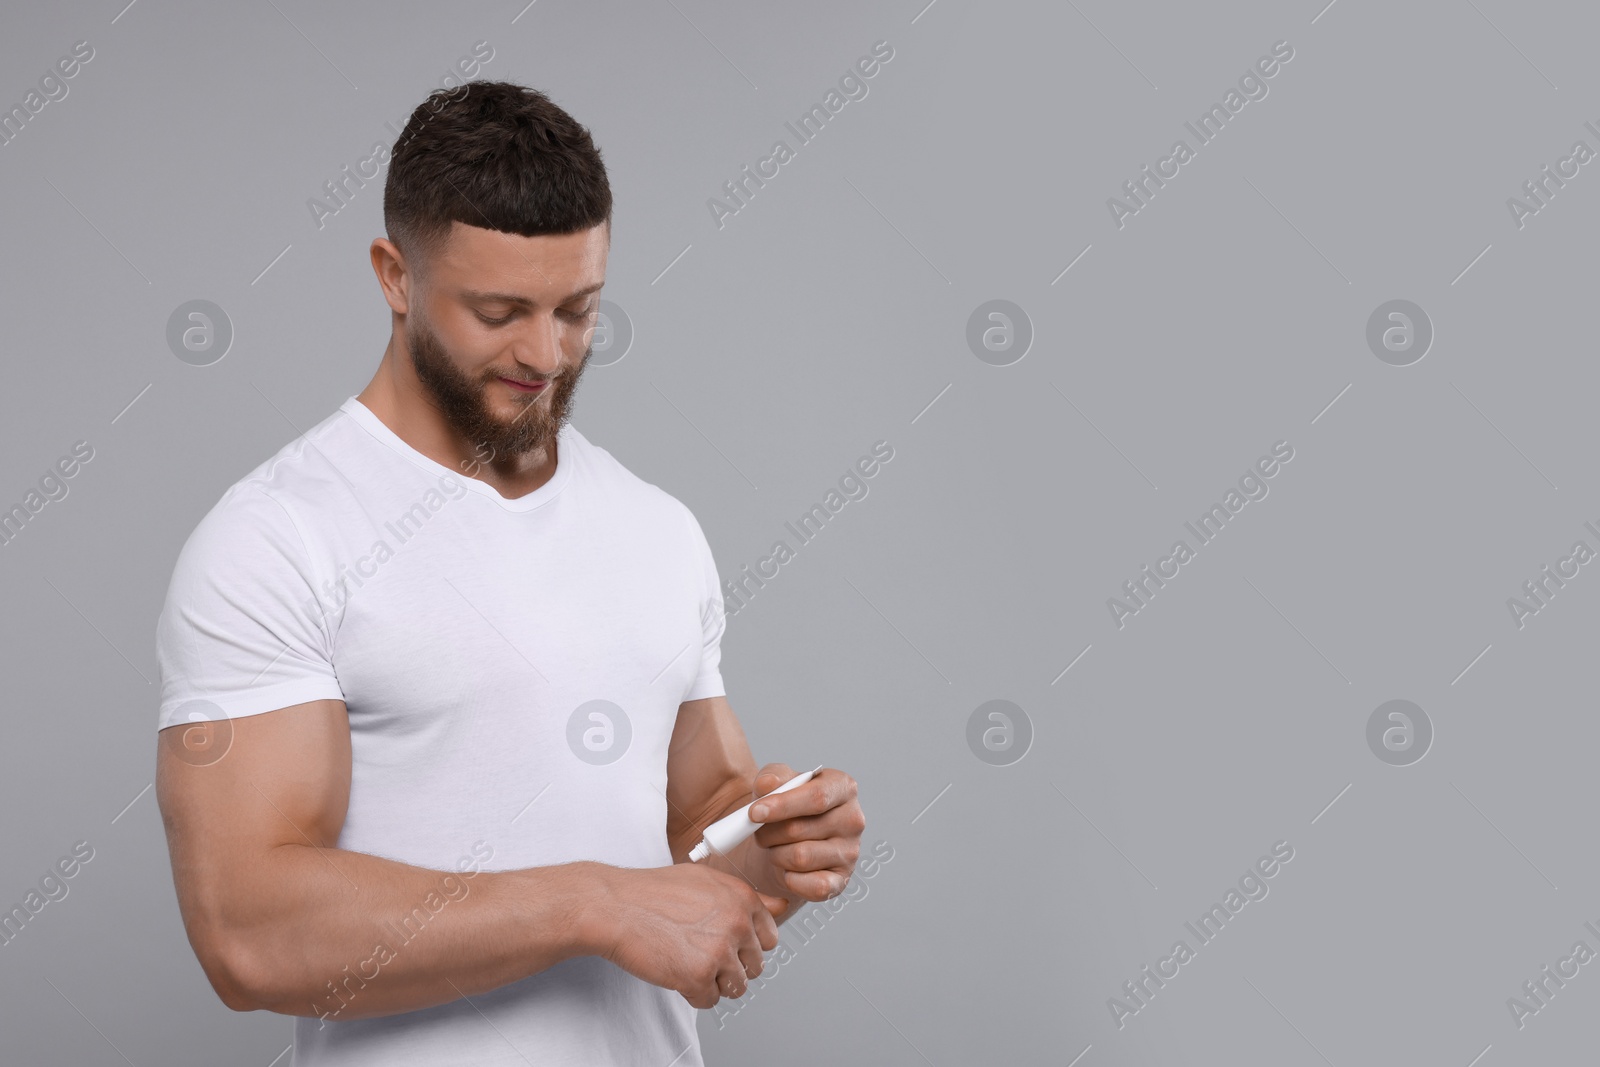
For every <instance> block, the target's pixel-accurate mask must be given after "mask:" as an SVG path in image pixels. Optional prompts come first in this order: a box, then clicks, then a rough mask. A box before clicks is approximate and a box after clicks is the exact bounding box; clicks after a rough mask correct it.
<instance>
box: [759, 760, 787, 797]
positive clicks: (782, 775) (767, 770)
mask: <svg viewBox="0 0 1600 1067" xmlns="http://www.w3.org/2000/svg"><path fill="white" fill-rule="evenodd" d="M794 774H795V772H794V768H792V767H790V766H789V765H788V764H787V763H768V764H767V765H765V766H764V767H762V768H761V769H760V770H759V771H757V772H756V777H755V781H754V782H752V783H751V784H752V785H753V786H754V787H755V788H754V789H753V790H752V793H753V794H754V796H753V797H752V798H751V799H754V798H755V797H764V796H766V795H767V794H768V793H770V792H772V791H773V790H774V789H776V788H778V787H779V786H780V785H782V784H783V783H784V782H787V781H788V780H789V779H791V778H793V777H794Z"/></svg>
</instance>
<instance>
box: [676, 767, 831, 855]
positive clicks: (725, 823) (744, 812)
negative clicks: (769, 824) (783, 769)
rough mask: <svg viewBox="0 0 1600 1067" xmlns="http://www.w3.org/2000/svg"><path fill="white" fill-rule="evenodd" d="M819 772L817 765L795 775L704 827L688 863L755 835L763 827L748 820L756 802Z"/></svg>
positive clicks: (799, 783) (762, 824) (790, 787)
mask: <svg viewBox="0 0 1600 1067" xmlns="http://www.w3.org/2000/svg"><path fill="white" fill-rule="evenodd" d="M820 770H822V767H821V766H820V765H819V766H817V767H814V768H812V769H811V770H809V771H806V772H805V773H804V774H797V775H795V776H794V777H793V778H791V779H789V780H788V781H787V782H784V783H783V784H782V785H780V786H779V787H778V788H776V789H774V790H773V791H772V793H768V794H766V796H761V797H757V798H756V799H755V800H752V801H751V802H750V803H749V804H746V805H745V806H744V807H742V808H740V809H739V810H738V811H735V812H732V813H731V814H728V815H724V816H723V817H722V818H720V819H718V820H717V821H716V822H714V823H712V824H711V825H710V826H708V827H706V832H705V835H704V836H703V837H701V838H700V843H699V844H698V845H696V846H694V848H692V849H690V850H689V862H691V863H699V862H700V861H701V860H703V859H705V858H706V857H707V856H709V855H711V853H712V852H713V851H716V852H719V853H720V852H726V851H728V850H729V849H730V848H732V847H733V846H735V845H737V844H738V843H739V842H741V841H743V840H744V839H745V838H747V837H749V836H750V835H751V834H753V833H755V832H756V831H757V830H758V829H760V828H761V827H762V826H764V825H765V824H764V823H759V822H756V821H754V820H753V819H751V818H750V809H751V808H752V807H754V806H755V804H756V803H757V802H759V801H762V800H765V799H766V798H767V797H770V796H772V795H773V793H782V792H783V791H785V790H787V789H793V788H794V787H795V786H797V785H805V784H806V783H807V782H809V781H811V777H812V776H813V775H814V774H816V773H817V771H820Z"/></svg>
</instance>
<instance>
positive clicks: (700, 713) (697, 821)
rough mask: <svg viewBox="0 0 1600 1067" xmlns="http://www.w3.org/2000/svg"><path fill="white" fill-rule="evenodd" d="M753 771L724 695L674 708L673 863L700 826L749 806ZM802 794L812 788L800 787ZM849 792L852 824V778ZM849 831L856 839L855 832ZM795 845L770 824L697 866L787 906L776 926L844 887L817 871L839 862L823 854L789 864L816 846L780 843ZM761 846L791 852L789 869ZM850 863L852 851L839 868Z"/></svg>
mask: <svg viewBox="0 0 1600 1067" xmlns="http://www.w3.org/2000/svg"><path fill="white" fill-rule="evenodd" d="M760 769H761V768H759V767H758V766H757V765H756V760H755V756H754V755H753V754H752V753H751V751H750V744H749V742H748V741H747V740H746V739H745V735H744V730H743V728H742V727H741V726H740V725H739V719H738V717H737V716H736V715H734V713H733V708H732V707H730V706H729V704H728V699H727V697H725V696H715V697H706V698H705V699H703V700H690V701H686V702H685V703H683V704H681V705H679V707H678V719H677V723H676V725H675V726H674V728H673V733H672V741H671V743H670V746H669V747H668V750H667V841H668V844H669V845H670V846H671V849H672V858H673V861H674V862H675V863H686V862H688V857H689V850H690V849H692V848H693V847H694V846H695V844H696V843H697V842H698V841H699V840H700V837H701V834H702V833H703V832H704V831H705V828H706V827H707V826H710V825H711V824H712V823H714V822H716V821H717V820H718V819H720V818H722V816H724V815H726V814H728V813H729V812H731V811H735V810H737V809H739V808H741V807H743V806H744V805H746V804H748V803H750V801H751V799H752V797H753V795H754V793H753V784H754V782H755V779H756V775H757V773H758V771H759V770H760ZM834 773H835V774H837V773H838V772H834ZM779 784H781V783H780V782H778V781H773V782H771V783H770V784H766V785H764V786H763V791H764V792H766V791H770V790H771V789H773V788H775V787H776V786H777V785H779ZM806 788H811V785H810V784H809V783H808V785H807V786H803V787H802V789H806ZM835 788H838V787H837V786H835ZM819 789H820V786H819ZM848 789H849V792H850V797H851V800H850V806H851V808H852V809H853V811H852V812H851V813H849V814H847V815H846V816H845V817H846V818H852V817H854V816H855V815H857V814H859V807H857V806H856V805H855V802H854V789H855V783H854V781H853V780H851V781H850V782H849V786H848ZM795 822H796V823H799V822H802V820H795ZM862 825H864V822H863V824H862ZM793 829H798V828H791V830H793ZM856 832H857V833H858V834H859V829H857V831H856ZM794 840H798V838H797V836H794V835H793V834H789V833H785V832H783V831H780V829H779V827H777V826H770V827H763V828H762V829H760V830H758V831H757V832H756V833H755V834H753V835H752V836H750V837H748V838H746V839H745V840H744V841H742V842H740V843H739V844H738V845H737V846H735V847H734V848H733V849H731V850H730V851H729V852H728V853H727V854H726V856H724V855H720V854H718V853H712V854H711V855H710V856H709V857H707V858H706V859H704V860H702V861H701V862H700V863H699V864H698V865H697V866H710V867H714V868H715V869H717V870H720V871H724V872H727V873H729V874H732V875H735V876H737V877H739V878H742V879H744V880H745V881H746V882H748V883H750V884H751V885H752V886H754V887H755V888H756V890H758V891H759V892H762V893H765V894H767V895H768V896H773V897H780V898H782V899H784V900H786V901H788V906H787V907H786V908H784V910H783V911H782V912H781V913H779V914H777V915H776V918H777V921H778V922H779V923H782V922H784V921H785V920H787V919H788V918H789V917H790V916H792V915H794V914H795V912H797V911H799V910H800V908H802V907H803V906H804V905H806V904H807V903H808V902H810V901H815V900H824V899H826V898H828V897H829V896H832V895H834V894H835V893H836V892H837V891H838V889H840V888H842V887H843V883H842V881H841V882H839V883H837V884H835V883H832V882H831V879H832V878H834V877H835V875H834V874H830V873H829V871H828V870H825V869H824V867H825V866H826V865H827V864H836V863H837V862H839V859H840V857H839V856H836V855H832V854H829V855H827V856H826V857H825V858H824V857H823V855H822V853H821V852H815V851H814V852H813V853H812V854H811V855H814V856H816V857H817V859H816V861H815V862H804V861H803V860H802V861H801V862H796V861H797V860H801V857H800V856H798V855H796V854H795V853H794V851H793V850H798V849H803V848H812V849H815V846H814V845H798V844H786V843H784V842H788V841H794ZM762 842H765V843H766V845H770V846H776V848H785V849H789V850H791V853H790V855H789V856H788V857H787V858H788V859H789V864H788V866H789V867H791V868H792V869H790V870H787V871H785V870H783V869H781V868H780V867H779V866H778V865H777V864H776V863H774V858H775V857H774V852H775V848H773V847H764V845H763V844H762ZM824 851H825V850H824ZM855 858H856V857H855V855H854V854H853V853H852V854H850V855H849V856H848V859H847V862H846V864H845V869H846V870H848V867H849V865H850V864H853V863H854V862H855Z"/></svg>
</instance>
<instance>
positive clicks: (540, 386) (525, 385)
mask: <svg viewBox="0 0 1600 1067" xmlns="http://www.w3.org/2000/svg"><path fill="white" fill-rule="evenodd" d="M500 380H501V381H502V382H505V383H506V384H507V385H509V386H511V388H513V389H515V390H517V391H518V392H519V393H538V392H542V391H543V390H544V389H545V388H546V387H547V386H548V385H549V384H550V380H549V379H548V378H546V379H545V380H544V381H542V382H524V381H518V380H517V379H515V378H501V379H500Z"/></svg>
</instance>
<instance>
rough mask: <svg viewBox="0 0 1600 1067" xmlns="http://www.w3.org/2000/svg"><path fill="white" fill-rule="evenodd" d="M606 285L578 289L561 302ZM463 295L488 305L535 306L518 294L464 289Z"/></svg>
mask: <svg viewBox="0 0 1600 1067" xmlns="http://www.w3.org/2000/svg"><path fill="white" fill-rule="evenodd" d="M604 285H605V282H595V283H594V284H593V285H591V286H589V287H588V288H585V289H578V290H576V291H575V292H571V293H568V294H567V295H566V296H564V297H562V298H561V301H560V302H561V303H563V304H565V303H566V302H567V301H569V300H576V299H577V298H578V297H580V296H588V295H589V294H590V293H593V292H596V291H598V290H599V289H600V288H601V287H602V286H604ZM461 295H462V296H464V297H466V298H467V299H468V300H482V301H484V302H486V303H502V304H515V305H516V306H518V307H524V308H531V307H533V306H534V302H533V301H532V300H529V299H528V298H527V297H525V296H518V295H517V294H516V293H491V292H487V291H485V290H483V289H463V290H461Z"/></svg>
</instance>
